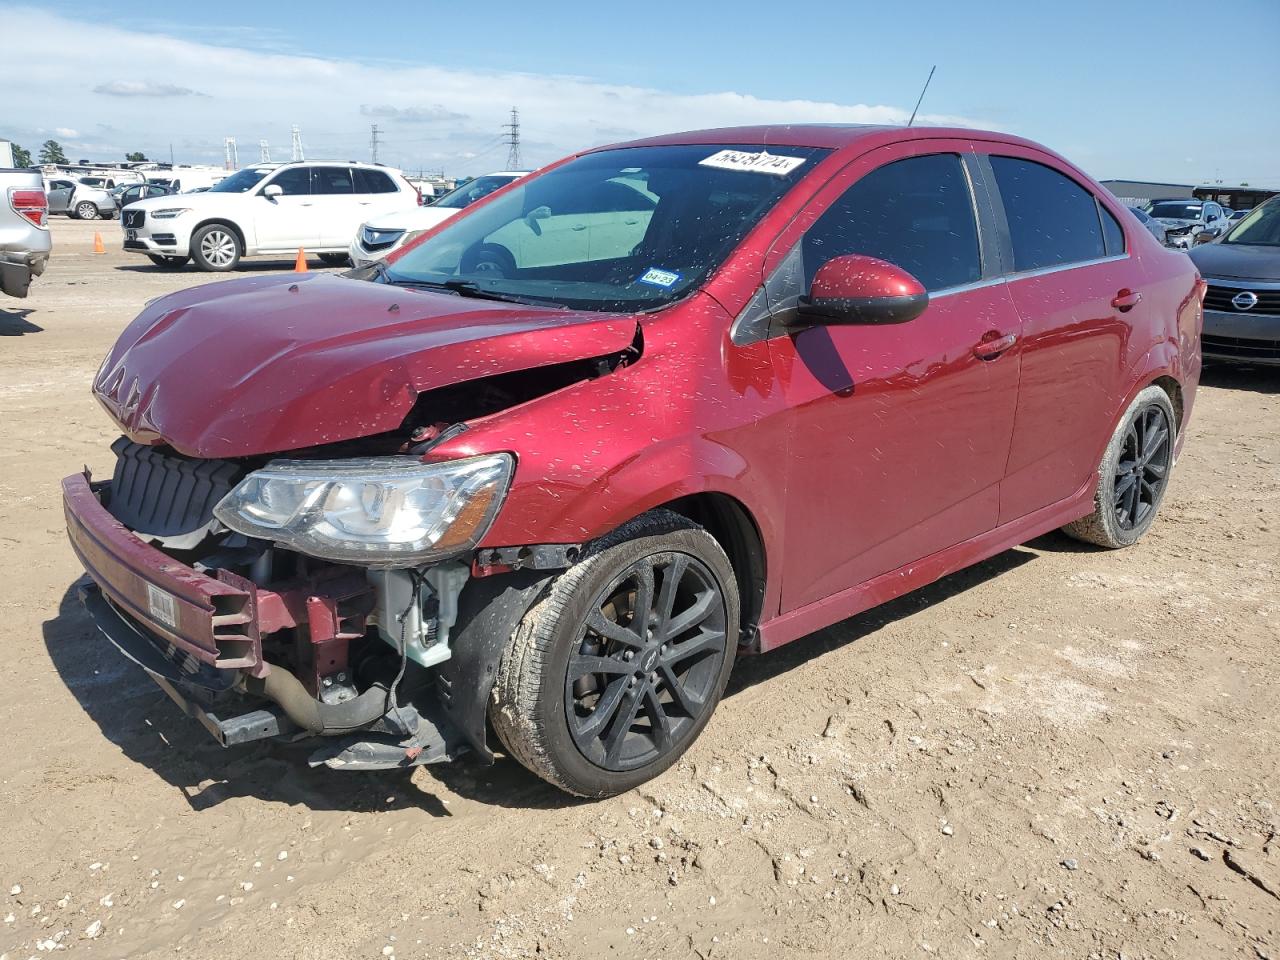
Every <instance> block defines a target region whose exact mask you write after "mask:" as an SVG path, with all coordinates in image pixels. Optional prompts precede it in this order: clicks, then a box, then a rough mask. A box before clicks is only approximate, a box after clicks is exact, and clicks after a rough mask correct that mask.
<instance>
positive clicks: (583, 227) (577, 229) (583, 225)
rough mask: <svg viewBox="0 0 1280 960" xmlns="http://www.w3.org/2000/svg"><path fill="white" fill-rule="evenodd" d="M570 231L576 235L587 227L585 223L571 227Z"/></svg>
mask: <svg viewBox="0 0 1280 960" xmlns="http://www.w3.org/2000/svg"><path fill="white" fill-rule="evenodd" d="M570 229H571V230H573V231H574V232H575V233H576V232H580V231H582V230H585V229H587V225H586V224H585V223H579V224H578V225H577V226H574V227H571V228H570Z"/></svg>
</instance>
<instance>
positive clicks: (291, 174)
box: [224, 167, 311, 197]
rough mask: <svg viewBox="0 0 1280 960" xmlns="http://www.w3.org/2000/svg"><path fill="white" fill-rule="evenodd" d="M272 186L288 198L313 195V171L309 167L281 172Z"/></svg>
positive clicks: (291, 168)
mask: <svg viewBox="0 0 1280 960" xmlns="http://www.w3.org/2000/svg"><path fill="white" fill-rule="evenodd" d="M224 182H225V181H224ZM272 184H273V185H275V186H277V187H279V188H280V190H281V192H282V193H283V194H284V195H285V196H286V197H305V196H307V195H308V194H310V193H311V170H310V169H309V168H307V167H290V168H289V169H288V170H281V171H280V172H279V173H277V174H276V175H275V176H274V177H272V178H271V184H268V186H270V185H272Z"/></svg>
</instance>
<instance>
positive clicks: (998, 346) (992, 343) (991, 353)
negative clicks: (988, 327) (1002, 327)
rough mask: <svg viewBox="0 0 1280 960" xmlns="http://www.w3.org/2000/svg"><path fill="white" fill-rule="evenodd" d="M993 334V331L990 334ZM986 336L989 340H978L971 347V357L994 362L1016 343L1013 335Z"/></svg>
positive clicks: (1016, 340) (1016, 339)
mask: <svg viewBox="0 0 1280 960" xmlns="http://www.w3.org/2000/svg"><path fill="white" fill-rule="evenodd" d="M994 332H995V331H994V330H993V331H992V333H994ZM987 336H988V337H990V339H983V340H979V341H978V342H977V343H975V344H974V345H973V355H974V356H976V357H978V358H979V359H980V360H994V359H995V358H996V357H998V356H1000V354H1002V353H1004V352H1005V351H1006V350H1008V349H1009V348H1010V347H1012V346H1013V345H1014V344H1015V343H1017V342H1018V337H1017V335H1016V334H1013V333H1008V334H1005V335H1004V336H1003V337H999V336H995V337H993V336H991V334H990V333H989V334H987Z"/></svg>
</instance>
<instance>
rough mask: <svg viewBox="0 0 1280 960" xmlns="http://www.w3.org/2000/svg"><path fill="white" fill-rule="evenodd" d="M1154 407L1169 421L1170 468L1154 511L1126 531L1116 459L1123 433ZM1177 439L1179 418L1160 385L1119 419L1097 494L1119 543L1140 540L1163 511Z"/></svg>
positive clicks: (1107, 524) (1149, 389)
mask: <svg viewBox="0 0 1280 960" xmlns="http://www.w3.org/2000/svg"><path fill="white" fill-rule="evenodd" d="M1153 406H1158V407H1160V409H1161V410H1163V411H1164V414H1165V416H1166V417H1167V418H1168V421H1169V447H1170V450H1169V471H1168V474H1167V475H1166V476H1165V480H1164V483H1163V484H1161V485H1160V493H1159V495H1158V496H1157V497H1156V499H1155V502H1154V503H1152V505H1151V512H1150V513H1148V514H1147V518H1146V519H1145V520H1144V521H1143V522H1142V523H1140V524H1138V525H1137V526H1135V527H1133V528H1132V529H1130V530H1126V529H1124V528H1122V527H1121V526H1120V524H1119V523H1118V522H1117V520H1116V511H1115V483H1114V478H1115V470H1116V462H1117V461H1118V460H1119V459H1120V453H1121V451H1122V449H1123V447H1124V436H1125V433H1126V432H1127V431H1128V429H1129V425H1130V424H1131V423H1133V421H1134V420H1135V419H1136V418H1137V416H1138V415H1139V414H1141V413H1142V412H1144V411H1146V410H1147V409H1148V408H1150V407H1153ZM1177 440H1178V420H1177V415H1176V413H1175V411H1174V409H1173V402H1172V401H1171V400H1170V399H1169V395H1168V394H1167V393H1165V391H1164V390H1162V389H1161V388H1160V387H1157V386H1150V387H1146V388H1145V389H1143V390H1142V391H1141V392H1139V394H1138V395H1137V396H1136V397H1134V398H1133V402H1132V403H1131V404H1129V408H1128V409H1127V410H1126V411H1125V413H1124V416H1123V417H1121V418H1120V422H1119V423H1118V424H1117V425H1116V429H1115V432H1114V433H1113V434H1112V435H1111V441H1110V442H1109V443H1108V444H1107V452H1106V453H1105V454H1104V455H1103V457H1102V463H1101V464H1100V465H1099V467H1098V493H1097V497H1096V500H1097V504H1098V510H1099V518H1100V520H1101V522H1102V524H1103V526H1104V527H1105V529H1106V532H1107V534H1108V536H1110V537H1111V538H1112V539H1113V540H1115V542H1116V543H1117V544H1119V545H1120V546H1132V545H1133V544H1135V543H1137V542H1138V541H1139V540H1140V539H1141V538H1142V536H1143V534H1145V533H1146V532H1147V531H1148V530H1149V529H1151V525H1152V524H1153V523H1155V519H1156V514H1157V513H1158V512H1159V510H1160V505H1161V504H1162V503H1164V497H1165V494H1166V493H1167V492H1168V490H1169V482H1170V481H1171V480H1172V479H1173V448H1174V447H1175V446H1176V444H1177Z"/></svg>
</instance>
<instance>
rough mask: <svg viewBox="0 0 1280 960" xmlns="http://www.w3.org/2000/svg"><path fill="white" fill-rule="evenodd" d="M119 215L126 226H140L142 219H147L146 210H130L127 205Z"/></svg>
mask: <svg viewBox="0 0 1280 960" xmlns="http://www.w3.org/2000/svg"><path fill="white" fill-rule="evenodd" d="M120 215H121V216H122V217H123V218H124V225H125V226H126V227H140V226H142V223H143V221H144V220H146V219H147V211H145V210H130V209H128V208H127V207H126V208H125V210H124V211H123V212H122V213H121V214H120Z"/></svg>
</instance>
